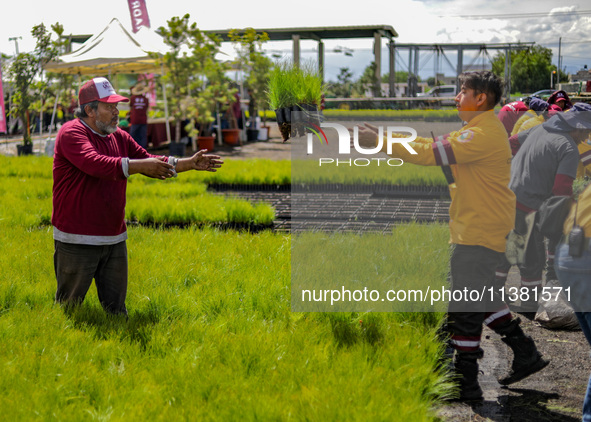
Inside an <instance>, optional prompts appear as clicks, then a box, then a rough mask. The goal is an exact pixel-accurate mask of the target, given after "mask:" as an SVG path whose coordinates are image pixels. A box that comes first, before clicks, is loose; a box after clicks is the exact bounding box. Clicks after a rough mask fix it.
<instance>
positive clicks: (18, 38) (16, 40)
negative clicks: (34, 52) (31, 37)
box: [8, 37, 23, 56]
mask: <svg viewBox="0 0 591 422" xmlns="http://www.w3.org/2000/svg"><path fill="white" fill-rule="evenodd" d="M22 39H23V37H10V38H9V39H8V41H14V48H15V49H16V55H17V56H18V40H22Z"/></svg>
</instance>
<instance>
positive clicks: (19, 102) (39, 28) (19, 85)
mask: <svg viewBox="0 0 591 422" xmlns="http://www.w3.org/2000/svg"><path fill="white" fill-rule="evenodd" d="M53 28H54V31H55V32H58V30H59V28H61V26H60V25H59V23H58V24H55V25H53ZM31 34H32V35H33V37H34V38H35V40H36V44H35V50H34V51H33V52H31V53H20V54H19V55H18V56H17V57H16V58H15V59H14V61H13V62H12V64H11V65H10V67H9V68H8V74H9V75H10V77H11V78H12V79H13V83H14V85H15V88H16V92H15V93H14V95H13V97H12V109H11V110H10V113H11V115H15V116H18V117H20V119H21V120H22V122H23V145H22V147H21V148H22V150H23V151H25V153H32V151H33V140H32V138H31V131H30V127H31V124H30V113H29V110H30V108H31V105H32V103H33V102H34V101H35V99H36V94H35V92H34V91H33V90H32V89H31V87H32V85H33V83H34V80H35V77H37V76H38V75H39V74H41V72H42V71H43V66H44V65H45V64H47V63H48V62H49V61H51V60H52V59H53V58H54V57H56V56H57V55H58V49H57V47H56V43H55V42H53V41H52V40H51V34H50V33H49V32H48V31H47V29H46V28H45V25H43V24H39V25H36V26H34V27H33V29H32V30H31Z"/></svg>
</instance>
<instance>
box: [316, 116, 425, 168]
mask: <svg viewBox="0 0 591 422" xmlns="http://www.w3.org/2000/svg"><path fill="white" fill-rule="evenodd" d="M310 125H313V126H314V127H313V128H312V127H310ZM306 126H307V127H306V128H307V129H309V130H310V131H308V133H307V134H306V136H307V153H308V154H313V153H314V135H316V136H315V137H316V138H318V140H319V141H320V144H321V145H323V144H324V145H328V137H327V136H326V133H325V132H324V130H323V129H334V130H336V131H337V135H338V154H339V155H350V154H351V152H352V151H351V147H353V149H354V150H355V151H356V152H357V153H359V154H363V155H376V154H378V153H380V152H382V150H383V148H384V142H385V143H386V153H387V154H388V155H392V150H393V148H392V145H394V144H402V146H403V147H404V148H406V150H407V151H408V152H409V153H410V154H413V155H414V154H417V152H416V151H415V150H414V149H413V148H412V147H411V146H410V145H409V143H410V142H412V141H414V140H415V139H416V138H417V131H416V130H415V129H413V128H411V127H406V126H387V127H386V128H385V129H384V127H383V126H379V127H378V136H377V142H376V146H375V147H370V148H365V147H362V146H361V145H360V144H359V127H358V126H357V125H355V126H354V127H353V139H351V135H350V133H349V130H348V129H347V128H346V127H345V126H344V125H341V124H339V123H334V122H322V123H321V124H320V126H318V125H314V124H307V125H306ZM400 133H408V134H410V136H408V137H405V138H401V137H399V136H398V135H399V134H400ZM384 134H386V136H385V137H384ZM380 161H386V163H387V164H388V165H390V166H396V167H398V166H400V165H402V164H403V161H402V159H400V158H390V159H386V158H377V157H376V158H371V160H370V159H369V158H357V159H354V160H351V159H347V160H339V159H338V158H320V159H319V161H318V163H319V166H322V165H323V164H335V163H336V165H337V166H338V165H339V164H348V165H355V166H361V167H365V166H368V165H369V164H370V163H371V162H376V163H377V165H378V166H379V165H380Z"/></svg>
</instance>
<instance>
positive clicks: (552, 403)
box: [439, 268, 591, 422]
mask: <svg viewBox="0 0 591 422" xmlns="http://www.w3.org/2000/svg"><path fill="white" fill-rule="evenodd" d="M507 285H508V286H518V285H519V274H518V272H517V271H516V269H515V268H514V269H513V270H512V272H511V274H510V278H509V280H508V282H507ZM512 310H513V311H514V312H513V314H514V316H518V317H520V318H521V321H522V327H523V330H524V331H525V332H526V334H528V335H530V336H531V337H532V338H533V339H534V341H535V342H536V345H537V347H538V349H539V351H540V352H541V353H542V354H543V355H544V357H545V358H546V359H548V360H549V361H550V364H549V365H548V366H547V367H546V368H544V369H543V370H542V371H541V372H539V373H537V374H534V375H532V376H530V377H528V378H526V379H524V380H523V381H521V382H518V383H515V384H513V385H511V386H510V388H504V387H501V386H500V385H499V384H498V383H497V381H496V379H498V378H500V377H501V376H502V375H504V374H505V373H506V371H508V370H509V365H510V362H511V360H512V358H513V354H512V352H511V351H510V350H509V348H508V347H507V346H506V345H505V344H504V343H503V342H502V341H501V339H500V337H499V336H498V335H496V334H495V333H494V332H492V331H490V330H488V329H485V333H484V334H483V338H482V347H483V349H484V358H483V359H481V360H480V370H481V371H482V372H481V373H480V377H479V380H480V384H481V386H482V388H483V391H484V399H485V400H484V401H483V402H481V403H473V404H465V403H453V404H449V405H446V406H444V407H442V408H441V409H439V416H440V417H441V418H442V419H443V420H444V421H446V422H448V421H449V422H468V421H479V422H480V421H495V422H501V421H502V422H509V421H511V422H550V421H556V422H558V421H560V422H575V421H580V420H581V418H582V406H583V398H584V396H585V391H586V388H587V381H588V379H589V374H590V372H591V360H590V359H589V345H588V343H587V341H586V340H585V337H584V335H583V333H582V332H581V331H580V330H577V331H567V330H550V329H546V328H544V327H542V326H541V325H540V324H539V323H538V322H537V321H535V319H534V316H535V314H534V313H517V312H515V308H513V307H512Z"/></svg>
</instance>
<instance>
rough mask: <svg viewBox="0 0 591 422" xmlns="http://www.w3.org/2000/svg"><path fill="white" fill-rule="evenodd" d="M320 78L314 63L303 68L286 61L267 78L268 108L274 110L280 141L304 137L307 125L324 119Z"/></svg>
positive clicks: (278, 64) (317, 123) (277, 65)
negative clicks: (321, 106)
mask: <svg viewBox="0 0 591 422" xmlns="http://www.w3.org/2000/svg"><path fill="white" fill-rule="evenodd" d="M322 93H323V84H322V78H321V77H320V74H319V73H318V71H317V70H315V69H314V67H313V63H308V64H304V65H302V66H297V65H294V64H293V63H291V62H289V61H285V62H281V63H277V64H276V65H275V67H274V68H273V69H272V70H271V74H270V77H269V90H268V94H269V105H270V107H271V108H272V109H274V110H275V115H276V117H277V126H279V131H280V132H281V137H282V138H283V142H285V141H287V140H288V139H289V137H290V136H291V135H292V133H293V135H294V136H303V135H304V134H305V133H306V129H305V128H306V126H309V124H310V123H312V124H315V125H319V124H320V122H321V121H322V120H323V116H322V111H321V109H320V105H321V102H322Z"/></svg>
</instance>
